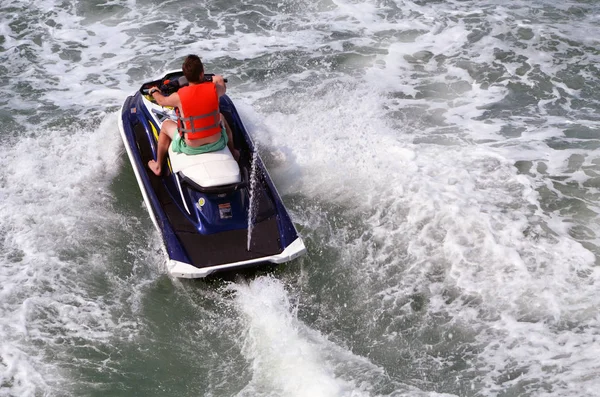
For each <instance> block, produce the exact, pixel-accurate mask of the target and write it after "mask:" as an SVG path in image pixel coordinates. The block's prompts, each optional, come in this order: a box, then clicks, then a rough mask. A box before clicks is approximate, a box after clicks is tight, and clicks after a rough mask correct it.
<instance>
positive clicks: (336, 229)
mask: <svg viewBox="0 0 600 397" xmlns="http://www.w3.org/2000/svg"><path fill="white" fill-rule="evenodd" d="M0 4H1V10H2V12H1V13H0V61H1V62H0V73H1V75H2V76H3V84H2V86H0V93H1V94H2V95H1V96H0V97H1V98H2V99H0V101H1V103H2V107H1V108H0V121H1V124H0V145H1V150H0V159H1V160H2V164H3V167H1V169H0V247H1V249H0V396H2V397H13V396H14V397H16V396H19V397H33V396H179V397H184V396H214V397H217V396H240V397H241V396H265V397H266V396H269V397H271V396H272V397H274V396H286V397H287V396H298V397H300V396H311V397H312V396H323V397H338V396H339V397H346V396H348V397H350V396H351V397H358V396H360V397H362V396H393V397H398V396H474V397H475V396H477V397H479V396H578V397H579V396H595V395H597V394H598V389H599V388H600V380H599V378H598V376H597V374H598V373H599V371H600V344H599V343H598V335H599V334H600V316H599V315H598V308H599V307H600V294H598V289H599V288H600V272H599V269H600V268H599V266H600V260H599V256H600V248H599V247H600V224H599V218H598V213H599V212H600V208H599V197H600V190H599V189H600V116H599V114H600V100H599V96H600V81H599V79H600V70H599V68H598V65H599V64H600V50H599V48H600V40H599V39H598V38H599V37H600V28H599V27H598V26H600V17H599V15H600V5H599V4H597V3H595V2H593V1H583V0H567V1H563V2H556V1H550V0H532V1H527V2H526V1H518V0H517V1H512V2H501V1H496V0H484V1H474V0H467V1H453V0H440V1H426V0H415V1H406V0H390V1H387V0H385V1H375V0H365V1H362V0H318V1H306V0H289V1H287V0H286V1H278V2H270V1H260V2H244V1H239V0H234V1H232V2H229V3H226V2H211V1H208V2H201V3H198V2H192V1H188V0H182V1H179V2H166V3H165V2H159V1H135V0H123V1H120V0H115V1H108V2H100V1H98V2H96V1H91V0H86V1H76V0H71V1H53V0H41V1H36V2H33V1H16V2H15V1H10V2H9V1H6V0H0ZM190 53H195V54H198V55H200V56H201V57H202V59H203V62H204V63H205V64H206V67H207V69H208V71H210V72H214V73H219V74H223V75H224V76H225V77H227V78H228V81H229V82H228V87H227V89H228V95H229V96H230V97H231V98H232V99H233V100H234V102H235V103H236V107H237V108H238V111H239V112H240V114H241V116H242V119H243V120H244V123H245V125H246V127H247V129H248V130H249V132H250V134H251V135H252V138H253V139H254V141H255V142H256V144H257V146H258V147H259V150H260V155H261V156H262V158H263V159H264V160H265V163H266V165H267V168H268V169H269V173H270V175H271V176H272V177H273V179H274V183H275V185H276V186H277V189H278V191H279V193H280V195H281V196H282V198H283V201H284V202H285V205H286V207H287V208H288V209H289V210H290V211H291V216H292V219H293V221H294V222H295V224H296V227H297V228H298V230H299V232H300V234H301V235H302V238H303V240H304V241H305V243H306V245H307V254H306V255H305V256H304V257H302V258H300V259H298V260H296V261H293V262H290V263H287V264H284V265H281V266H279V267H277V268H276V269H275V270H270V269H265V270H260V271H257V272H252V273H248V272H246V273H242V274H238V275H230V276H228V277H225V278H212V279H207V280H195V281H183V280H178V279H173V278H170V277H169V276H168V275H167V272H166V269H165V257H164V253H163V252H162V250H161V242H160V237H159V235H158V233H157V232H156V230H155V229H154V226H153V224H152V221H151V220H150V218H149V216H148V212H147V210H146V208H144V204H143V200H142V196H141V194H140V190H139V187H138V185H137V183H136V179H135V176H134V174H133V170H132V168H131V166H130V165H129V162H128V161H127V156H126V154H125V150H124V147H123V144H122V141H121V139H120V137H119V131H118V127H117V119H118V117H119V115H118V112H119V109H120V107H121V105H122V103H123V101H124V100H125V98H126V97H127V96H128V95H131V94H132V93H133V92H134V91H135V90H136V89H138V88H139V86H140V84H141V83H142V82H144V81H147V80H149V79H151V78H153V77H156V76H159V75H161V74H163V73H164V72H165V71H167V70H173V69H177V68H180V67H181V62H182V60H183V59H184V57H185V56H186V55H188V54H190Z"/></svg>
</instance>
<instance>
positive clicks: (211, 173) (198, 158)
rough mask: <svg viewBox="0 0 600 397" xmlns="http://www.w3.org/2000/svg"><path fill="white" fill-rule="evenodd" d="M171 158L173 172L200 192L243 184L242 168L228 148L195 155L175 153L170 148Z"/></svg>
mask: <svg viewBox="0 0 600 397" xmlns="http://www.w3.org/2000/svg"><path fill="white" fill-rule="evenodd" d="M169 158H170V160H171V167H172V169H173V172H174V173H179V175H181V176H182V177H183V179H184V180H185V181H187V182H192V185H194V184H195V185H196V186H195V187H197V188H199V189H200V190H205V189H202V188H215V187H219V186H231V185H234V186H235V185H237V184H239V183H240V182H242V176H241V173H240V167H239V165H238V163H237V162H236V161H235V160H234V159H233V156H232V155H231V152H230V151H229V148H228V147H227V146H225V148H223V149H222V150H218V151H216V152H209V153H203V154H195V155H187V154H183V153H175V152H173V150H171V146H169ZM209 190H212V189H209Z"/></svg>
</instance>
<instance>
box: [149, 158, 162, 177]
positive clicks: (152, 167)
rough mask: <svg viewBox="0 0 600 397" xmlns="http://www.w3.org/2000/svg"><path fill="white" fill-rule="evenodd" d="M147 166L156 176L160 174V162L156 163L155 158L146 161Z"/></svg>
mask: <svg viewBox="0 0 600 397" xmlns="http://www.w3.org/2000/svg"><path fill="white" fill-rule="evenodd" d="M148 168H150V170H152V172H154V174H155V175H156V176H160V164H158V163H157V162H156V161H155V160H150V161H148Z"/></svg>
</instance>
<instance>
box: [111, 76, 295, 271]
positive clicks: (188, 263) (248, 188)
mask: <svg viewBox="0 0 600 397" xmlns="http://www.w3.org/2000/svg"><path fill="white" fill-rule="evenodd" d="M212 76H213V75H209V74H206V75H205V79H206V80H207V81H211V80H212ZM187 84H188V83H187V80H186V78H185V76H184V75H183V72H182V71H180V70H177V71H172V72H169V73H167V74H165V75H164V76H162V77H161V78H159V79H155V80H152V81H148V82H146V83H144V84H143V85H142V86H141V88H140V89H139V90H138V91H136V92H135V93H134V94H133V95H131V96H129V97H128V98H127V99H126V100H125V103H124V104H123V107H122V108H121V117H120V118H119V130H120V132H121V137H122V138H123V143H124V144H125V149H126V151H127V155H128V157H129V160H130V161H131V165H132V167H133V171H134V173H135V176H136V179H137V182H138V184H139V187H140V190H141V192H142V196H143V199H144V202H145V204H146V207H147V209H148V212H149V213H150V217H151V218H152V221H153V223H154V225H155V226H156V229H157V230H158V232H159V233H160V235H161V237H162V242H163V245H164V251H165V253H166V257H167V270H168V272H169V273H170V274H171V275H172V276H174V277H180V278H202V277H206V276H208V275H210V274H213V273H217V272H223V271H235V270H239V269H242V268H248V267H252V266H258V265H262V264H266V263H271V264H280V263H283V262H287V261H291V260H293V259H295V258H297V257H298V256H300V255H302V254H303V253H304V252H305V251H306V249H305V246H304V243H303V241H302V238H301V237H300V236H299V235H298V232H297V230H296V228H295V226H294V224H293V222H292V220H291V218H290V215H289V214H288V211H287V209H286V208H285V206H284V204H283V201H282V200H281V197H280V196H279V194H278V192H277V189H276V188H275V185H274V184H273V181H272V180H271V177H270V176H269V173H268V172H267V169H266V168H265V166H264V164H263V161H262V160H261V158H260V156H259V154H258V152H257V151H256V150H255V145H254V143H253V141H252V139H251V137H250V135H249V134H248V131H247V130H246V128H245V127H244V124H243V123H242V120H241V118H240V115H239V114H238V112H237V110H236V108H235V106H234V104H233V102H232V101H231V99H230V98H229V97H228V96H227V95H223V96H221V97H220V99H219V107H220V111H221V113H222V114H223V115H224V116H225V119H226V120H227V123H228V124H229V126H230V128H231V130H232V132H233V141H234V146H235V148H236V149H237V150H239V152H240V156H239V159H238V160H235V159H234V157H233V156H232V154H231V152H230V150H229V149H228V148H227V147H225V148H224V149H222V150H219V151H216V152H210V153H205V154H196V155H185V154H182V153H174V152H173V151H172V150H170V149H169V153H168V158H167V161H166V164H165V165H163V167H162V168H163V171H162V173H161V175H160V176H156V175H155V174H154V173H153V172H152V171H151V170H150V169H149V168H148V161H150V160H152V159H154V160H156V150H157V142H158V134H159V131H160V128H161V125H162V123H163V122H164V121H165V120H167V119H172V120H177V115H176V112H175V109H173V108H168V107H162V106H159V105H158V104H157V103H156V102H155V101H154V100H153V99H152V97H151V96H149V95H148V89H149V88H151V87H155V86H156V87H159V88H160V90H161V92H162V94H163V95H166V96H168V95H171V94H173V93H175V92H177V90H178V89H179V88H181V87H184V86H186V85H187Z"/></svg>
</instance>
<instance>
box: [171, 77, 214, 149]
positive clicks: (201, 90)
mask: <svg viewBox="0 0 600 397" xmlns="http://www.w3.org/2000/svg"><path fill="white" fill-rule="evenodd" d="M177 94H178V95H179V99H180V101H181V108H182V109H181V110H182V111H183V115H184V116H185V117H181V115H180V117H179V126H178V129H179V133H180V134H181V135H182V136H183V134H184V133H185V134H187V139H192V140H193V139H202V138H206V137H209V136H212V135H215V134H220V133H221V124H220V121H221V116H220V112H219V96H218V95H217V87H216V86H215V85H214V84H213V83H212V82H210V81H209V82H205V83H201V84H197V85H191V86H187V87H183V88H180V89H179V91H177Z"/></svg>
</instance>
